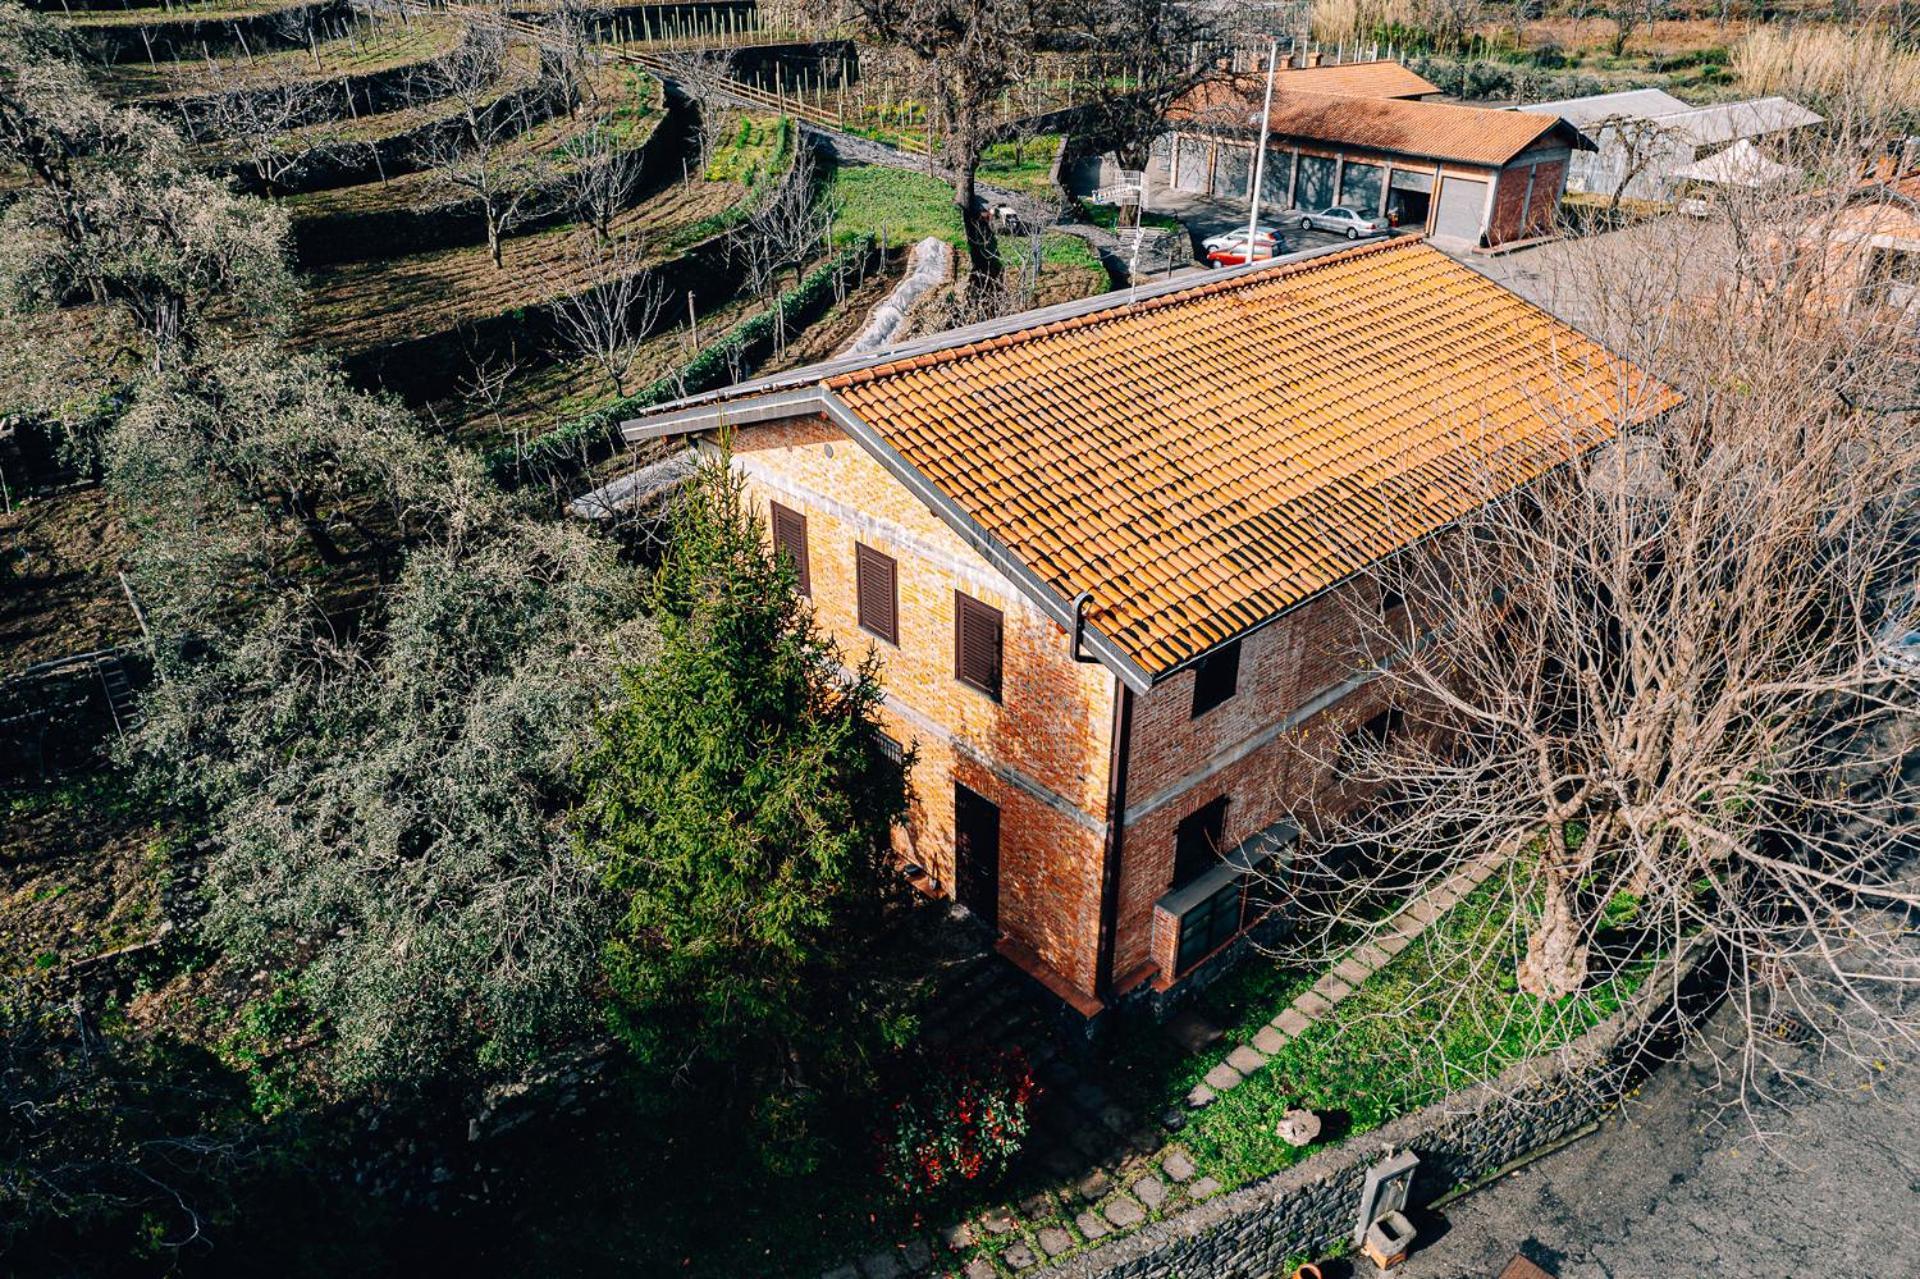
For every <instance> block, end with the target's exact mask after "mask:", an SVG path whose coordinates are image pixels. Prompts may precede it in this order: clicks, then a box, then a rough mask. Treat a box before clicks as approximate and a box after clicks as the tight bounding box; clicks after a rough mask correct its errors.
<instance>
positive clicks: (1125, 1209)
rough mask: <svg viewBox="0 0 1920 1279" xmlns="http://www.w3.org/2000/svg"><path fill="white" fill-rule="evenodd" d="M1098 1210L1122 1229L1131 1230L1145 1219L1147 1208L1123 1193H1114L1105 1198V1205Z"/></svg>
mask: <svg viewBox="0 0 1920 1279" xmlns="http://www.w3.org/2000/svg"><path fill="white" fill-rule="evenodd" d="M1100 1211H1101V1213H1102V1214H1103V1215H1104V1216H1105V1217H1106V1219H1107V1220H1108V1221H1111V1222H1112V1223H1113V1224H1114V1225H1116V1226H1118V1227H1120V1229H1122V1230H1131V1229H1133V1228H1134V1227H1135V1226H1137V1225H1139V1224H1140V1223H1141V1222H1143V1221H1145V1220H1146V1219H1147V1210H1146V1209H1145V1208H1142V1207H1141V1206H1140V1205H1139V1204H1138V1203H1137V1202H1135V1201H1134V1200H1132V1199H1129V1198H1127V1197H1126V1196H1125V1195H1115V1196H1114V1197H1113V1198H1111V1199H1109V1200H1107V1204H1106V1206H1105V1207H1104V1208H1102V1209H1101V1210H1100Z"/></svg>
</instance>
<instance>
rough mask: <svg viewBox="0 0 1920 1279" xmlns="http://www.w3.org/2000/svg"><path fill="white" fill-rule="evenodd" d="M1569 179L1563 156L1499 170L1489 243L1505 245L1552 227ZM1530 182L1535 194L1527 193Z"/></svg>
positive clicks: (1488, 237)
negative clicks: (1562, 188)
mask: <svg viewBox="0 0 1920 1279" xmlns="http://www.w3.org/2000/svg"><path fill="white" fill-rule="evenodd" d="M1566 180H1567V162H1566V161H1565V160H1564V159H1556V160H1542V161H1539V162H1537V163H1522V164H1515V165H1513V166H1511V167H1509V168H1506V169H1502V170H1501V171H1500V184H1499V185H1498V186H1497V187H1495V188H1494V192H1493V216H1492V218H1491V219H1489V221H1488V224H1487V243H1488V244H1504V243H1506V242H1507V241H1509V240H1521V239H1525V238H1527V237H1528V236H1535V235H1545V234H1546V233H1547V232H1549V231H1550V230H1552V229H1553V222H1554V217H1555V214H1556V213H1557V211H1558V209H1559V207H1560V188H1561V187H1562V186H1563V185H1564V184H1565V182H1566ZM1529 181H1531V183H1532V186H1533V194H1532V197H1531V198H1529V197H1528V194H1527V186H1528V183H1529Z"/></svg>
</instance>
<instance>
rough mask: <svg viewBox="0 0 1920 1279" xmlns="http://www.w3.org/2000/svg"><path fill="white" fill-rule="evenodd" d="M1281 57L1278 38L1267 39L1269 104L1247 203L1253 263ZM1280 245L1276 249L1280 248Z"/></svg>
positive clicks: (1264, 109) (1263, 117)
mask: <svg viewBox="0 0 1920 1279" xmlns="http://www.w3.org/2000/svg"><path fill="white" fill-rule="evenodd" d="M1279 56H1280V41H1279V38H1278V37H1273V36H1270V37H1268V39H1267V104H1266V105H1265V106H1264V107H1262V108H1261V109H1260V145H1259V146H1257V147H1255V148H1254V152H1253V198H1252V199H1250V200H1248V201H1247V261H1249V262H1251V261H1253V255H1254V249H1255V245H1256V240H1255V237H1256V236H1258V235H1259V234H1260V187H1261V185H1262V184H1263V183H1265V182H1266V180H1267V119H1268V117H1270V116H1271V115H1272V114H1273V69H1274V63H1275V61H1276V60H1277V59H1278V58H1279ZM1279 247H1280V246H1279V245H1278V244H1275V245H1274V248H1276V249H1277V248H1279Z"/></svg>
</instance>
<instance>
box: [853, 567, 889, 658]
mask: <svg viewBox="0 0 1920 1279" xmlns="http://www.w3.org/2000/svg"><path fill="white" fill-rule="evenodd" d="M853 552H854V560H853V569H854V577H855V579H856V588H857V593H858V595H859V597H860V600H859V603H860V629H862V630H864V631H866V632H868V633H869V634H872V635H877V636H879V637H880V638H881V639H883V640H885V641H886V642H887V643H889V644H898V643H899V642H900V605H899V599H900V597H899V570H898V568H897V566H896V565H895V564H894V562H893V558H892V557H891V556H887V555H882V554H881V553H880V552H878V551H876V550H874V549H873V548H872V547H871V546H864V545H862V544H861V543H859V542H855V543H854V544H853Z"/></svg>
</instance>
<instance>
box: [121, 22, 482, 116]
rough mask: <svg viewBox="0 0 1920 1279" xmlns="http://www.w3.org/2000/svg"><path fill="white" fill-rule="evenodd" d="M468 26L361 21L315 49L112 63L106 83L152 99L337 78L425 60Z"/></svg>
mask: <svg viewBox="0 0 1920 1279" xmlns="http://www.w3.org/2000/svg"><path fill="white" fill-rule="evenodd" d="M465 30H466V25H465V24H464V23H462V22H459V21H456V20H455V19H453V18H450V17H446V16H433V17H415V18H411V19H409V20H408V21H406V22H404V23H400V22H383V23H379V24H376V25H367V26H358V27H356V28H355V30H354V32H353V33H352V34H350V35H346V36H342V37H341V38H339V39H337V40H327V41H323V42H322V43H319V44H316V45H314V46H313V47H312V48H311V49H285V50H281V51H279V52H277V53H267V54H259V55H256V56H254V57H251V58H248V57H245V56H242V55H238V54H236V55H234V56H233V57H230V58H209V59H204V60H203V59H183V60H181V61H179V62H151V63H123V64H121V65H119V66H116V67H112V68H110V69H108V70H107V71H106V72H105V73H104V75H103V76H102V83H103V85H104V86H105V88H106V90H107V92H108V93H109V94H110V95H111V96H113V97H115V98H118V99H121V100H140V101H148V100H154V99H163V98H181V97H188V98H190V97H197V96H200V95H203V94H212V93H224V92H229V91H231V90H234V89H247V88H260V87H266V86H272V85H276V84H280V83H283V82H285V81H286V80H287V79H289V78H293V79H304V80H313V81H327V80H336V79H339V78H341V77H343V76H362V75H370V74H372V73H373V72H376V71H388V70H391V69H393V68H395V67H401V66H405V65H407V64H408V63H410V62H424V61H426V60H427V59H429V58H432V57H435V56H437V55H439V54H442V53H446V52H447V51H448V50H450V49H452V48H453V47H454V45H455V44H456V43H457V42H458V41H459V40H460V37H461V35H462V33H463V32H465Z"/></svg>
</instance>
